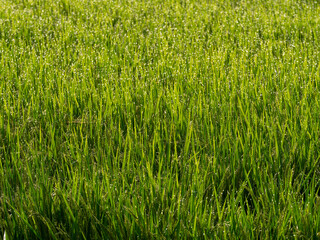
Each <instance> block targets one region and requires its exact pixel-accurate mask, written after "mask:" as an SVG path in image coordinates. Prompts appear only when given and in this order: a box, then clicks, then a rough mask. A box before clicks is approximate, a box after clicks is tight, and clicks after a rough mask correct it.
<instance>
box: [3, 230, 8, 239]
mask: <svg viewBox="0 0 320 240" xmlns="http://www.w3.org/2000/svg"><path fill="white" fill-rule="evenodd" d="M3 240H7V236H6V231H4V234H3Z"/></svg>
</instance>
